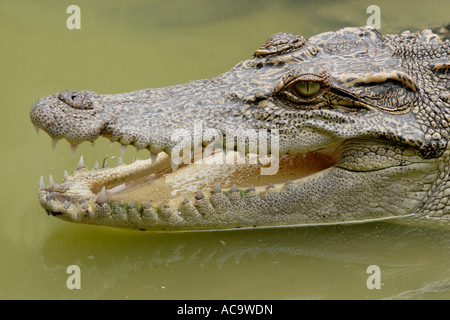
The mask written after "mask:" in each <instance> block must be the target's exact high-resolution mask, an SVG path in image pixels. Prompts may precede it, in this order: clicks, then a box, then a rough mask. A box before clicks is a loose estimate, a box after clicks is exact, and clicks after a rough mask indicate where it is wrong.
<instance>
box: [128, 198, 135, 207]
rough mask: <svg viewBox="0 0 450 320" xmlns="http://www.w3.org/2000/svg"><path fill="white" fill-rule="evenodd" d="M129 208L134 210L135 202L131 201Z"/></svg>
mask: <svg viewBox="0 0 450 320" xmlns="http://www.w3.org/2000/svg"><path fill="white" fill-rule="evenodd" d="M128 207H129V208H131V209H133V208H134V207H135V204H134V200H131V202H130V204H129V205H128Z"/></svg>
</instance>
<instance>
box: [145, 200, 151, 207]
mask: <svg viewBox="0 0 450 320" xmlns="http://www.w3.org/2000/svg"><path fill="white" fill-rule="evenodd" d="M144 209H150V200H147V203H146V204H145V206H144Z"/></svg>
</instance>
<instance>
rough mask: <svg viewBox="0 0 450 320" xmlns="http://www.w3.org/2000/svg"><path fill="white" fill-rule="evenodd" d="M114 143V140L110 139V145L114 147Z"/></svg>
mask: <svg viewBox="0 0 450 320" xmlns="http://www.w3.org/2000/svg"><path fill="white" fill-rule="evenodd" d="M113 145H114V141H112V140H111V141H109V147H110V148H112V146H113Z"/></svg>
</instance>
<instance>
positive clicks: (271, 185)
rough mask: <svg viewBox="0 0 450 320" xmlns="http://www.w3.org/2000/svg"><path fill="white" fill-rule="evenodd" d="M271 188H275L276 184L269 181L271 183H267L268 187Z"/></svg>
mask: <svg viewBox="0 0 450 320" xmlns="http://www.w3.org/2000/svg"><path fill="white" fill-rule="evenodd" d="M270 188H275V186H274V184H273V183H269V184H268V185H267V189H270Z"/></svg>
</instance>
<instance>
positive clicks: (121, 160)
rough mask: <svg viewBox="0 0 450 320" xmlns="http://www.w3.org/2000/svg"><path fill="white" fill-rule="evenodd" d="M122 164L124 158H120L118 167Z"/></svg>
mask: <svg viewBox="0 0 450 320" xmlns="http://www.w3.org/2000/svg"><path fill="white" fill-rule="evenodd" d="M121 164H123V159H122V157H120V158H119V161H118V162H117V165H118V166H120V165H121Z"/></svg>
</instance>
